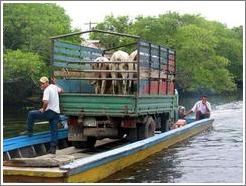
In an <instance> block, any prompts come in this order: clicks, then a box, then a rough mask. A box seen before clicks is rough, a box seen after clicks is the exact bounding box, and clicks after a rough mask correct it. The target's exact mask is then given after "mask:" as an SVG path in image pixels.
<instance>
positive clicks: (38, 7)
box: [3, 3, 75, 103]
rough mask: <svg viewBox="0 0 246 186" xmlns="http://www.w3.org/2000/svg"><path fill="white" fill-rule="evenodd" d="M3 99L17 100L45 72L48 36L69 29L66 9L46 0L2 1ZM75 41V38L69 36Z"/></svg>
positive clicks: (28, 92) (62, 32)
mask: <svg viewBox="0 0 246 186" xmlns="http://www.w3.org/2000/svg"><path fill="white" fill-rule="evenodd" d="M3 15H4V17H3V28H4V29H3V30H4V32H3V44H4V79H3V81H4V92H3V94H4V101H5V102H12V103H14V102H19V101H21V100H22V99H24V98H25V97H26V96H30V95H31V93H32V92H34V91H36V90H38V89H39V86H37V85H35V82H36V80H38V79H39V78H40V76H41V75H48V63H49V61H50V47H51V41H50V37H51V36H55V35H60V34H66V33H70V32H71V26H70V22H71V20H70V18H69V16H67V15H66V14H65V10H64V9H63V8H61V7H59V6H57V5H55V4H47V3H4V4H3ZM70 40H72V41H74V40H75V39H74V38H70Z"/></svg>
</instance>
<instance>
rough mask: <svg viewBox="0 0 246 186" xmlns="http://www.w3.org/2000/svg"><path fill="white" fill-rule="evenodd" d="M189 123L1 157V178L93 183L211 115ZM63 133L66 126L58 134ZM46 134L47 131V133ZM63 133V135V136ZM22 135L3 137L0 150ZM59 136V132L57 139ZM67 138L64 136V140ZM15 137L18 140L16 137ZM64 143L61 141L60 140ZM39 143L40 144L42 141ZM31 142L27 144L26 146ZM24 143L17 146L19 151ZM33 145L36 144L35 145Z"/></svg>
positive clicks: (201, 125) (190, 132)
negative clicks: (130, 138)
mask: <svg viewBox="0 0 246 186" xmlns="http://www.w3.org/2000/svg"><path fill="white" fill-rule="evenodd" d="M189 121H190V122H191V123H188V124H186V125H185V126H183V127H180V128H176V129H172V130H170V131H168V132H165V133H156V134H155V135H154V136H153V137H150V138H147V139H144V140H140V141H136V142H133V143H128V142H126V141H125V140H124V139H121V140H119V139H114V140H111V139H103V140H100V141H97V143H96V145H95V147H94V148H84V149H77V148H74V147H73V146H68V147H66V148H64V147H63V148H61V149H59V150H57V154H55V155H54V154H46V155H41V156H37V155H36V156H33V157H28V158H25V156H24V154H22V157H19V158H11V157H8V158H9V159H8V158H7V157H6V155H4V157H5V160H4V161H3V181H4V182H16V183H21V182H25V183H29V182H33V183H45V182H48V183H92V182H98V181H100V180H102V179H103V178H106V177H107V176H109V175H112V174H113V173H115V172H117V171H119V170H122V169H124V168H125V167H127V166H129V165H132V164H134V163H136V162H139V161H141V160H143V159H145V158H147V157H148V156H150V155H152V154H154V153H156V152H159V151H161V150H163V149H166V148H168V147H170V146H171V145H174V144H176V143H177V142H180V141H182V140H185V139H187V138H189V137H191V136H194V135H196V134H198V133H200V132H202V131H204V130H207V129H208V128H210V127H211V126H212V123H213V121H214V119H203V120H198V121H192V120H189ZM61 133H63V135H64V136H65V135H66V134H65V133H66V130H65V129H64V130H61V131H60V134H61ZM43 135H44V133H41V134H36V135H35V136H33V137H31V138H30V137H29V138H30V139H29V142H30V144H33V143H32V139H33V140H34V139H37V138H38V136H40V137H41V136H43ZM46 135H49V134H48V133H47V134H46ZM64 136H63V137H64ZM18 138H23V139H24V138H28V137H27V136H21V137H17V138H12V139H8V140H5V141H4V144H3V147H4V151H3V153H4V154H6V153H7V152H8V153H9V154H12V153H10V151H13V150H16V149H11V150H10V148H9V147H8V146H9V145H8V144H9V143H10V142H11V141H12V143H17V142H18ZM61 139H62V137H61V135H60V140H61ZM64 139H65V140H66V138H63V140H64ZM16 140H17V141H16ZM63 143H64V142H63ZM41 144H43V143H41ZM41 144H39V145H41ZM36 145H38V144H36ZM30 146H32V145H29V146H28V144H26V146H25V147H26V148H27V147H30ZM25 147H24V146H23V147H20V146H19V147H18V149H19V151H20V152H22V150H23V149H21V148H25ZM34 148H35V149H36V146H35V147H34Z"/></svg>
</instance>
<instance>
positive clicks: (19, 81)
mask: <svg viewBox="0 0 246 186" xmlns="http://www.w3.org/2000/svg"><path fill="white" fill-rule="evenodd" d="M3 69H4V71H3V72H4V73H3V82H4V92H3V93H4V94H3V96H4V101H6V102H16V101H17V102H18V101H20V100H21V99H23V98H25V97H26V96H29V95H30V94H31V93H32V90H33V89H34V88H36V87H39V83H38V79H39V78H40V77H41V76H44V75H47V67H46V65H45V64H44V63H43V61H42V59H41V57H40V56H39V55H38V54H34V53H31V52H22V51H21V50H15V51H13V50H7V51H6V53H5V54H4V56H3Z"/></svg>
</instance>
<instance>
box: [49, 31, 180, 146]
mask: <svg viewBox="0 0 246 186" xmlns="http://www.w3.org/2000/svg"><path fill="white" fill-rule="evenodd" d="M91 33H93V34H95V35H96V34H100V35H105V38H108V39H112V38H113V39H117V40H119V41H124V42H122V43H124V44H120V46H113V45H112V46H110V47H108V48H105V47H98V48H95V47H90V46H83V45H81V43H79V42H75V43H72V42H71V40H69V37H73V38H74V37H75V36H78V37H81V36H82V35H83V34H91ZM87 37H88V36H87ZM51 42H52V47H51V65H52V71H51V75H53V76H55V77H56V83H57V84H58V85H59V86H61V87H62V88H63V89H64V92H63V93H62V94H61V95H60V107H61V112H62V113H63V114H65V115H66V116H68V118H69V119H68V140H69V141H72V143H73V145H74V146H75V147H77V148H80V147H91V146H93V145H94V144H95V142H96V140H99V139H103V138H111V139H115V138H125V139H127V140H129V141H136V140H141V139H145V138H148V137H151V136H153V135H154V134H155V133H158V132H159V133H161V132H166V131H168V130H170V125H171V124H172V123H173V122H174V121H175V120H176V119H177V108H178V93H177V91H176V90H175V87H174V83H175V70H176V67H175V51H174V50H172V49H170V48H167V47H164V46H161V45H157V44H152V43H150V42H147V41H145V40H142V38H141V37H140V36H136V35H129V34H124V33H117V32H111V31H103V30H98V29H92V30H89V31H85V32H76V33H69V34H64V35H59V36H54V37H51ZM102 46H103V43H102ZM117 50H124V51H126V50H137V60H135V61H134V62H133V61H130V62H132V63H134V65H135V67H136V69H134V70H131V71H129V72H128V73H134V75H133V76H132V78H131V79H127V81H132V82H133V83H132V84H133V86H132V88H131V91H129V92H128V93H127V94H124V95H123V94H121V93H115V94H112V92H106V93H104V94H100V93H99V94H96V93H95V87H94V86H95V84H93V83H92V81H100V80H101V79H100V77H99V78H98V77H97V76H95V73H101V72H100V69H96V70H95V69H92V67H91V66H92V64H93V63H95V61H94V60H95V59H96V58H97V57H99V56H110V54H112V53H113V52H114V51H117ZM129 52H130V51H129ZM129 52H128V53H129ZM99 63H100V62H99ZM110 63H115V64H117V62H112V61H110ZM104 72H106V73H108V77H107V78H105V79H106V81H107V85H110V83H112V80H115V81H117V82H119V83H118V84H119V85H120V84H121V83H120V82H122V77H117V78H114V79H113V78H112V77H110V73H111V72H110V70H104ZM114 72H115V73H120V72H122V71H121V70H119V69H118V70H117V69H116V70H115V71H114Z"/></svg>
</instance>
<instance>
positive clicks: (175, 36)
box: [92, 12, 243, 93]
mask: <svg viewBox="0 0 246 186" xmlns="http://www.w3.org/2000/svg"><path fill="white" fill-rule="evenodd" d="M123 18H124V19H123ZM96 28H98V29H103V30H110V29H112V30H113V31H121V32H125V33H129V34H133V35H139V36H141V38H142V39H144V40H148V41H150V42H152V43H154V44H161V45H164V46H167V47H170V48H174V49H175V50H176V57H177V58H176V63H177V66H176V67H177V75H176V84H177V86H178V87H179V88H180V89H182V90H184V91H198V90H207V91H210V92H215V93H221V92H232V91H234V90H235V89H236V84H235V82H237V81H242V79H243V77H242V74H243V70H242V69H243V63H242V62H243V50H242V48H243V43H242V42H243V40H242V39H243V35H242V33H243V29H242V27H237V28H233V29H228V28H227V27H226V26H225V25H223V24H221V23H218V22H215V21H208V20H206V19H205V18H203V17H201V16H200V15H189V14H185V15H182V16H181V15H179V14H178V13H175V12H173V13H172V12H169V13H167V14H163V15H159V16H158V17H150V16H148V17H143V16H138V17H137V18H136V19H135V20H134V21H132V20H129V18H128V17H113V16H112V15H111V16H108V17H106V18H105V20H104V21H103V22H102V23H100V24H98V25H97V27H96ZM92 36H93V37H94V36H95V35H92ZM99 38H100V40H101V41H102V42H103V43H104V44H105V45H106V46H111V45H113V46H117V45H119V44H122V41H119V40H117V39H114V40H113V39H112V38H110V37H108V36H104V37H99ZM127 51H129V50H127Z"/></svg>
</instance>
